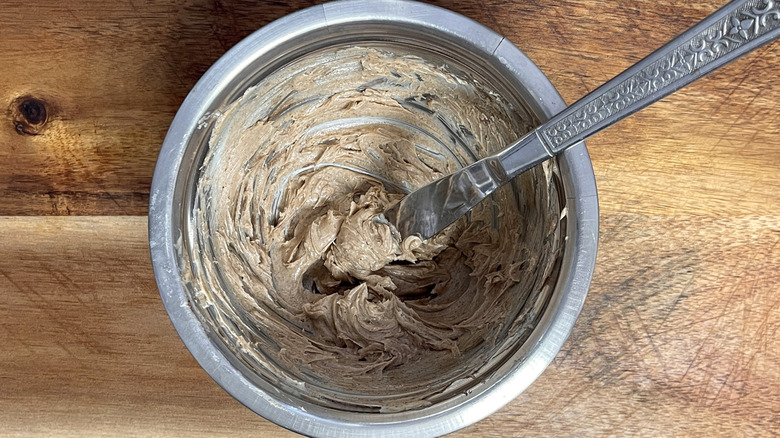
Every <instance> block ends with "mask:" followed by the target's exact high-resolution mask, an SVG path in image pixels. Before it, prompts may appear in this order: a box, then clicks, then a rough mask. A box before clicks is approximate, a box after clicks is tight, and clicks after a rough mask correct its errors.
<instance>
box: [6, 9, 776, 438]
mask: <svg viewBox="0 0 780 438" xmlns="http://www.w3.org/2000/svg"><path fill="white" fill-rule="evenodd" d="M312 3H313V2H309V1H305V0H296V1H291V2H258V1H255V0H244V1H220V0H192V1H185V0H177V1H169V2H163V1H152V0H149V1H143V0H124V1H114V0H78V1H77V0H73V1H64V2H50V1H44V0H35V1H20V0H4V1H3V2H2V4H0V60H1V61H2V62H0V84H1V85H0V109H1V110H2V112H0V296H1V297H2V298H0V336H1V337H0V340H2V348H0V435H11V436H79V437H81V436H86V435H96V436H123V437H124V436H133V435H137V436H176V437H180V436H202V435H208V436H238V435H250V434H251V435H255V436H268V437H276V436H290V435H292V434H291V433H290V432H287V431H285V430H283V429H281V428H279V427H277V426H275V425H273V424H271V423H269V422H267V421H265V420H263V419H262V418H260V417H258V416H257V415H255V414H253V413H252V412H250V411H249V410H248V409H246V408H244V407H243V406H241V405H240V404H239V403H238V402H236V401H235V400H233V399H232V398H231V397H230V396H229V395H227V394H226V393H225V392H224V391H222V390H221V389H220V388H219V387H218V386H217V385H216V384H215V383H214V382H213V381H212V380H211V379H210V378H209V377H208V375H207V374H206V373H205V372H204V371H203V370H202V369H201V368H200V367H199V366H198V365H197V364H196V363H195V361H194V360H193V359H192V357H191V356H190V354H189V353H188V351H187V350H186V349H185V347H184V345H183V344H182V343H181V341H180V340H179V339H178V337H177V335H176V333H175V331H174V330H173V327H172V325H171V324H170V322H169V320H168V317H167V314H166V313H165V310H164V309H163V306H162V303H161V301H160V299H159V296H158V293H157V289H156V285H155V282H154V278H153V274H152V268H151V262H150V259H149V252H148V244H147V235H146V226H147V223H146V222H147V221H146V217H145V214H146V213H147V202H148V198H149V185H150V182H151V176H152V171H153V167H154V163H155V160H156V155H157V152H158V151H159V148H160V145H161V143H162V140H163V137H164V135H165V132H166V130H167V127H168V125H169V124H170V122H171V120H172V118H173V116H174V114H175V111H176V109H177V108H178V106H179V105H180V104H181V102H182V100H183V99H184V97H185V96H186V95H187V93H188V92H189V90H190V88H191V87H192V86H193V85H194V84H195V82H196V81H197V79H198V78H199V77H200V75H202V74H203V72H204V71H205V70H206V69H207V68H208V67H209V66H210V65H211V64H212V63H213V62H214V61H216V60H217V59H218V58H219V57H220V56H221V55H222V54H223V53H224V52H225V51H226V50H227V49H228V48H230V47H231V46H232V45H234V44H235V43H236V42H238V41H239V40H241V39H242V38H243V37H245V36H247V35H248V34H249V33H251V32H252V31H254V30H256V29H257V28H259V27H261V26H262V25H264V24H266V23H268V22H270V21H271V20H273V19H276V18H279V17H281V16H283V15H285V14H288V13H290V12H293V11H295V10H297V9H300V8H301V7H304V6H308V5H310V4H312ZM435 3H436V4H438V5H440V6H444V7H447V8H450V9H453V10H455V11H458V12H460V13H462V14H464V15H466V16H469V17H471V18H473V19H476V20H478V21H480V22H482V23H483V24H485V25H487V26H489V27H491V28H493V29H495V30H496V31H498V32H499V33H501V34H503V35H505V36H506V37H507V38H509V39H510V40H511V41H512V42H514V43H515V44H516V45H517V46H518V47H520V48H521V49H522V50H523V51H524V52H526V53H527V54H528V55H529V56H530V57H531V59H532V60H533V61H534V62H536V63H537V64H538V65H539V66H540V68H541V69H542V70H543V71H544V73H545V74H547V75H548V77H549V78H550V80H551V81H552V82H553V84H554V85H555V86H556V87H557V88H558V90H559V91H560V92H561V94H562V95H563V97H564V98H565V99H566V101H568V102H573V101H574V100H576V99H577V98H578V97H580V96H582V95H584V94H585V93H587V92H588V91H591V90H593V89H594V88H595V87H596V86H598V85H599V84H600V83H602V82H603V81H605V80H607V79H609V78H610V77H612V76H613V75H615V74H617V73H619V72H620V71H622V70H623V69H624V68H626V67H627V66H629V65H630V64H631V63H633V62H636V61H637V60H639V59H641V58H642V57H643V56H644V55H646V54H648V53H650V52H651V51H652V50H654V49H655V48H657V47H659V46H660V45H661V44H662V43H663V42H664V41H665V40H667V39H668V38H669V37H671V36H672V35H674V34H677V33H679V32H681V31H682V30H684V29H685V28H686V27H688V26H690V25H692V24H694V23H695V22H696V21H698V20H699V19H701V18H703V17H704V16H706V15H707V14H709V13H711V12H712V11H714V10H715V9H717V7H719V6H720V5H721V4H722V0H706V1H701V2H693V3H692V4H688V3H687V2H685V3H683V2H679V1H674V0H631V1H629V0H615V1H601V0H561V1H542V0H524V1H520V0H515V1H500V0H477V1H466V0H450V1H445V0H442V1H438V2H435ZM778 73H780V43H777V42H776V43H774V44H770V45H768V46H765V47H764V48H762V49H760V50H759V51H758V52H756V53H753V54H751V55H748V56H747V57H745V58H744V59H742V60H739V61H737V62H735V63H733V64H731V65H729V66H727V67H725V68H723V69H721V70H720V71H718V72H716V73H714V74H712V75H711V76H709V77H708V78H705V79H704V80H702V81H700V82H698V83H696V84H694V85H692V86H690V87H689V88H686V89H685V90H682V91H680V92H678V93H677V94H675V95H673V96H670V97H668V98H666V99H665V100H664V101H662V102H660V103H658V104H656V105H655V106H653V107H651V108H649V109H646V110H644V111H643V112H641V113H639V114H637V115H635V116H633V117H631V118H630V119H628V120H626V121H624V122H621V124H620V125H618V126H615V127H612V128H609V129H608V130H606V131H604V132H603V133H601V134H599V135H597V136H596V137H594V138H593V139H592V140H589V141H588V146H589V149H590V152H591V155H592V159H593V165H594V168H595V171H596V177H597V182H598V187H599V197H600V204H601V237H600V250H599V255H598V259H597V268H596V272H595V274H594V278H593V283H592V287H591V290H590V294H589V296H588V299H587V301H586V303H585V308H584V310H583V312H582V315H581V317H580V319H579V321H578V322H577V325H576V326H575V328H574V332H573V334H572V336H571V337H570V339H569V340H568V342H567V343H566V345H565V347H564V349H563V350H562V351H561V353H560V354H559V355H558V357H557V358H556V359H555V361H554V362H553V364H552V365H551V366H550V368H549V369H548V370H547V371H545V373H544V374H543V375H542V376H541V378H540V379H539V380H538V381H537V382H536V383H534V384H533V385H532V386H531V388H529V389H528V390H527V391H526V392H525V393H524V394H522V395H521V396H520V397H518V398H517V399H516V400H515V401H513V402H512V403H510V404H509V405H508V406H506V407H504V408H503V409H501V410H500V411H498V412H497V413H496V414H494V415H492V416H491V417H489V418H488V419H486V420H484V421H482V422H480V423H478V424H476V425H474V426H471V427H469V428H467V429H465V430H463V431H460V432H457V433H455V434H454V436H458V437H470V436H473V437H478V436H479V437H482V436H486V437H490V436H495V437H504V436H708V435H710V436H711V435H720V436H751V437H752V436H762V435H763V436H772V435H776V434H778V433H780V367H779V366H778V363H780V340H778V339H780V333H779V331H780V290H778V289H780V287H779V284H780V196H778V194H780V81H778V76H779V75H778Z"/></svg>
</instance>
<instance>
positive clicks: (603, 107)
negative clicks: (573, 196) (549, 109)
mask: <svg viewBox="0 0 780 438" xmlns="http://www.w3.org/2000/svg"><path fill="white" fill-rule="evenodd" d="M778 36H780V3H778V2H775V1H774V0H735V1H732V2H731V3H729V4H727V5H725V6H724V7H722V8H721V9H719V10H718V11H716V12H715V13H713V14H712V15H710V16H709V17H707V18H705V19H704V20H702V21H701V22H700V23H699V24H697V25H696V26H694V27H692V28H691V29H689V30H688V31H686V32H685V33H683V34H682V35H680V36H678V37H677V38H675V39H673V40H672V41H670V42H669V43H668V44H666V45H665V46H663V47H661V48H660V49H658V50H656V51H655V52H653V53H652V54H650V55H649V56H648V57H647V58H645V59H643V60H642V61H640V62H639V63H638V64H636V65H634V66H633V67H631V68H629V69H628V70H626V71H624V72H623V73H621V74H619V75H617V76H615V77H614V78H613V79H612V80H610V81H609V82H607V83H606V84H604V85H602V86H601V87H599V88H598V89H596V90H595V91H593V92H591V93H590V94H588V95H587V96H585V97H583V98H582V99H580V100H579V101H577V102H576V103H574V104H573V105H571V106H569V107H568V108H566V109H565V110H564V111H562V112H560V113H559V114H558V115H556V116H555V117H553V118H552V119H550V120H549V121H547V122H546V123H544V124H543V125H542V126H540V127H539V128H537V133H538V135H539V136H540V137H541V140H542V143H546V144H545V146H546V147H547V148H548V153H550V155H554V154H556V153H558V152H560V151H562V150H564V149H567V148H568V147H570V146H573V145H574V144H576V143H578V142H580V141H582V140H583V139H585V138H587V137H589V136H590V135H593V134H594V133H596V132H598V131H600V130H601V129H603V128H605V127H607V126H609V125H611V124H613V123H615V122H616V121H618V120H620V119H622V118H624V117H626V116H629V115H631V114H633V113H634V112H636V111H639V110H640V109H642V108H644V107H645V106H647V105H649V104H651V103H653V102H655V101H657V100H659V99H661V98H663V97H665V96H667V95H668V94H670V93H673V92H675V91H677V90H679V89H680V88H682V87H684V86H685V85H687V84H689V83H691V82H693V81H695V80H696V79H698V78H700V77H702V76H704V75H706V74H707V73H709V72H711V71H713V70H715V69H717V68H718V67H721V66H723V65H725V64H727V63H728V62H730V61H733V60H734V59H737V58H739V57H740V56H741V55H743V54H745V53H747V52H749V51H751V50H754V49H756V48H758V47H759V46H761V45H762V44H764V43H767V42H769V41H772V40H773V39H775V38H777V37H778Z"/></svg>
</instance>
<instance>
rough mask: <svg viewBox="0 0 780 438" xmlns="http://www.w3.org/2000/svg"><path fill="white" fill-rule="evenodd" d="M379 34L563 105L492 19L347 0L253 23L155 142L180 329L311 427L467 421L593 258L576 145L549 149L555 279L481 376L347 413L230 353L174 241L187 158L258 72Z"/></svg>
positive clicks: (183, 215) (520, 359) (157, 233)
mask: <svg viewBox="0 0 780 438" xmlns="http://www.w3.org/2000/svg"><path fill="white" fill-rule="evenodd" d="M372 41H373V42H381V43H382V44H387V43H392V44H400V45H402V46H409V47H415V48H419V49H424V50H427V51H430V52H432V53H436V54H438V55H440V56H442V57H444V58H448V59H457V63H459V64H461V65H464V66H467V67H468V68H470V69H473V70H475V71H478V72H482V73H484V76H485V77H489V78H490V80H491V82H492V84H491V85H492V86H494V87H495V88H496V89H498V90H501V93H502V95H505V96H506V97H507V98H511V99H513V100H515V101H517V102H518V104H519V105H522V106H523V108H524V110H525V111H527V112H528V113H529V115H531V116H532V117H533V118H536V119H538V120H545V119H546V118H547V117H549V116H551V115H552V114H555V113H557V112H558V111H560V110H562V109H563V108H564V107H565V105H564V103H563V100H562V99H561V97H560V96H559V95H558V93H557V92H556V91H555V88H554V87H553V86H552V84H550V82H549V81H548V80H547V79H546V78H545V77H544V75H543V74H542V73H541V71H539V69H538V68H537V67H536V66H535V65H534V64H533V63H532V62H531V61H530V60H529V59H528V58H527V57H526V56H525V55H524V54H523V53H522V52H521V51H520V50H519V49H517V48H516V47H515V46H514V45H512V43H511V42H509V41H508V40H506V39H504V38H502V37H501V36H500V35H498V34H496V33H495V32H493V31H491V30H490V29H488V28H486V27H484V26H482V25H480V24H478V23H476V22H474V21H472V20H470V19H468V18H466V17H463V16H461V15H459V14H456V13H454V12H451V11H448V10H445V9H441V8H438V7H435V6H431V5H426V4H421V3H416V2H409V1H397V0H381V1H376V0H347V1H341V2H334V3H327V4H322V5H318V6H315V7H312V8H309V9H305V10H302V11H299V12H296V13H294V14H291V15H289V16H286V17H284V18H282V19H280V20H277V21H275V22H273V23H271V24H269V25H267V26H266V27H264V28H262V29H260V30H259V31H257V32H255V33H254V34H252V35H251V36H249V37H248V38H246V39H245V40H243V41H242V42H241V43H239V44H238V45H236V46H235V47H234V48H233V49H231V50H230V51H229V52H228V53H226V54H225V55H224V56H223V57H222V58H221V59H220V60H219V61H217V63H216V64H214V66H213V67H212V68H211V69H209V71H208V72H207V73H206V74H205V75H204V76H203V78H201V80H200V81H199V82H198V83H197V84H196V85H195V87H194V88H193V89H192V91H191V92H190V94H189V96H188V97H187V99H186V100H185V101H184V103H183V104H182V106H181V108H180V110H179V112H178V113H177V114H176V117H175V119H174V121H173V123H172V124H171V127H170V130H169V131H168V135H167V136H166V138H165V142H164V144H163V147H162V150H161V152H160V155H159V158H158V161H157V167H156V169H155V174H154V181H153V183H152V190H151V200H150V208H149V242H150V247H151V255H152V261H153V266H154V272H155V277H156V279H157V284H158V287H159V289H160V294H161V296H162V299H163V302H164V304H165V307H166V309H167V311H168V314H169V315H170V318H171V320H172V321H173V323H174V326H175V327H176V330H177V331H178V333H179V335H180V336H181V338H182V340H183V341H184V343H185V344H186V346H187V348H189V350H190V351H191V353H192V354H193V356H194V357H195V358H196V359H197V360H198V362H199V363H200V364H201V366H202V367H203V368H204V369H205V370H206V371H207V372H208V373H209V374H210V375H211V376H212V377H213V378H214V380H216V381H217V383H219V384H220V385H221V386H222V387H223V388H224V389H225V390H226V391H227V392H229V393H230V394H231V395H232V396H233V397H235V398H236V399H238V400H239V401H240V402H241V403H243V404H244V405H246V406H247V407H249V408H250V409H252V410H253V411H255V412H256V413H258V414H260V415H262V416H263V417H265V418H267V419H269V420H271V421H273V422H275V423H277V424H279V425H281V426H283V427H286V428H288V429H291V430H294V431H296V432H300V433H302V434H306V435H311V436H345V437H347V436H348V437H360V436H372V437H373V436H438V435H443V434H446V433H449V432H452V431H454V430H457V429H459V428H462V427H465V426H467V425H469V424H472V423H474V422H476V421H478V420H480V419H482V418H484V417H486V416H488V415H489V414H491V413H492V412H494V411H496V410H497V409H499V408H501V407H502V406H504V405H505V404H506V403H508V402H509V401H510V400H512V399H513V398H514V397H516V396H517V395H518V394H520V393H521V392H522V391H523V390H525V389H526V388H527V387H528V385H530V384H531V383H532V382H533V381H534V380H535V379H536V378H537V377H538V376H539V375H540V374H541V373H542V371H543V370H544V369H545V368H546V367H547V365H548V364H549V363H550V362H551V361H552V359H553V358H554V357H555V355H556V354H557V352H558V351H559V350H560V348H561V346H562V345H563V342H564V341H565V340H566V338H567V337H568V335H569V333H570V332H571V330H572V327H573V326H574V322H575V320H576V318H577V316H578V315H579V312H580V309H581V307H582V304H583V301H584V299H585V295H586V293H587V289H588V286H589V283H590V279H591V275H592V273H593V267H594V263H595V257H596V246H597V236H598V201H597V197H596V184H595V179H594V175H593V169H592V167H591V164H590V159H589V157H588V153H587V150H586V149H585V145H584V144H582V145H579V146H576V147H574V148H572V149H570V150H568V151H567V152H566V153H565V154H563V155H562V156H561V157H559V159H558V169H559V170H558V174H557V178H558V182H559V186H560V188H561V189H562V190H561V192H562V193H559V196H560V203H561V207H562V208H565V209H566V215H565V219H564V226H563V227H561V230H562V232H563V233H565V244H564V246H563V253H562V256H561V257H560V258H559V261H558V266H557V272H558V273H557V281H555V282H554V285H553V287H552V293H551V294H550V296H549V299H548V300H546V301H545V302H546V306H545V307H543V309H544V310H543V313H542V315H541V317H539V319H538V320H537V324H536V326H535V327H534V329H533V331H532V332H531V334H530V335H529V336H528V337H526V338H525V341H524V342H523V343H522V345H517V346H516V348H514V349H513V350H512V354H511V355H510V356H509V357H504V358H502V360H501V362H500V363H498V364H497V365H496V366H495V367H493V368H491V370H490V372H489V373H484V374H482V375H481V377H480V379H481V380H480V382H479V385H476V386H472V387H471V389H470V390H469V391H466V392H464V393H462V394H460V395H459V396H457V397H453V398H450V399H448V400H446V401H444V402H442V403H435V404H433V405H431V406H428V407H425V408H421V409H416V410H408V411H403V412H396V413H371V412H349V411H346V410H344V409H330V408H328V407H326V406H319V405H316V404H313V403H311V402H310V401H307V400H303V399H300V398H296V397H295V396H292V395H290V394H289V393H287V392H284V391H282V390H281V389H279V388H276V387H274V386H273V385H272V384H271V385H269V384H263V383H262V382H259V381H258V379H256V378H254V376H252V375H251V370H248V369H247V368H246V367H243V366H241V364H240V363H239V362H238V361H236V360H235V357H231V354H230V353H229V350H227V349H225V348H224V345H221V344H220V342H219V340H217V339H214V337H213V335H210V331H209V330H208V329H207V327H204V324H203V322H202V319H201V318H199V317H198V314H197V311H196V309H194V308H193V304H192V301H191V297H190V292H189V291H188V290H187V289H186V287H185V286H184V282H183V280H182V269H181V266H180V263H181V262H180V258H179V254H178V250H177V247H180V246H181V245H182V243H181V242H182V239H186V232H185V228H186V225H185V224H186V220H187V217H188V209H189V208H190V205H191V201H192V196H193V190H192V187H193V182H194V180H195V175H196V169H197V167H198V166H199V163H200V160H202V159H203V155H204V151H205V149H206V147H207V145H208V139H209V133H210V124H211V122H212V121H213V117H212V115H213V114H215V113H217V114H218V111H219V110H220V109H221V108H224V107H225V106H226V105H228V104H229V103H231V102H233V101H234V100H235V99H237V98H239V97H240V96H241V95H242V94H243V93H244V91H246V90H247V89H248V88H249V87H251V86H252V85H253V84H255V83H257V81H258V80H260V79H261V78H263V77H264V76H267V75H268V74H269V73H271V72H273V71H274V70H275V69H277V68H279V67H280V66H282V65H285V64H286V63H288V62H290V61H292V60H294V59H296V58H298V57H300V56H302V55H304V54H306V53H310V52H312V51H315V50H319V49H322V48H324V47H331V46H336V45H345V44H346V45H348V44H354V43H363V44H366V42H372Z"/></svg>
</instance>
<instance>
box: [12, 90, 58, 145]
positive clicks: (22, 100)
mask: <svg viewBox="0 0 780 438" xmlns="http://www.w3.org/2000/svg"><path fill="white" fill-rule="evenodd" d="M9 111H10V113H11V122H12V123H13V124H14V129H16V132H18V133H19V134H21V135H38V134H40V133H41V131H43V128H44V126H46V122H47V121H49V117H50V115H51V114H50V113H51V111H50V108H49V106H48V105H47V104H46V102H45V101H43V100H41V99H39V98H37V97H33V96H21V97H17V98H16V99H14V101H13V102H12V103H11V107H10V108H9Z"/></svg>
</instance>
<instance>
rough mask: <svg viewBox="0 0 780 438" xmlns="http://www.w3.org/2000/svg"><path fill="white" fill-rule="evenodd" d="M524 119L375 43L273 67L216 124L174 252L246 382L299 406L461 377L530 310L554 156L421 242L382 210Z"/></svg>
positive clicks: (517, 129)
mask: <svg viewBox="0 0 780 438" xmlns="http://www.w3.org/2000/svg"><path fill="white" fill-rule="evenodd" d="M522 114H523V113H522V111H519V110H518V109H516V108H513V107H512V105H510V104H509V103H508V102H507V101H505V100H504V99H502V98H501V97H500V96H499V95H498V94H497V93H496V92H494V91H493V90H492V89H491V88H490V87H488V86H487V85H486V84H484V83H483V82H482V81H480V80H479V78H476V77H474V76H472V75H469V74H466V73H463V72H460V71H457V70H456V69H453V68H450V67H448V66H447V65H445V64H444V63H443V62H438V61H436V60H433V61H431V60H429V59H423V58H421V57H418V56H415V55H412V54H408V53H397V52H394V51H391V50H389V49H388V50H382V49H369V48H361V47H352V48H342V49H330V50H327V51H322V52H317V53H315V54H311V55H307V56H305V57H304V58H301V59H299V60H298V61H295V62H293V63H291V64H288V65H286V66H283V67H281V68H280V69H278V70H277V71H275V72H274V73H272V74H271V75H269V76H267V77H265V78H264V79H262V80H260V81H259V82H258V83H257V84H256V85H254V86H253V87H252V88H250V89H249V90H248V91H246V93H244V95H243V96H242V97H241V98H239V99H237V100H236V101H235V102H233V103H232V104H230V105H229V106H228V107H227V108H225V109H224V110H223V111H222V112H221V114H219V115H218V117H217V119H216V122H215V125H214V128H213V131H212V133H211V138H210V142H209V149H208V152H207V155H206V156H205V158H204V161H203V164H202V166H201V167H200V169H199V173H198V176H197V190H196V194H195V198H194V200H193V204H192V211H191V217H190V227H189V231H188V235H187V241H188V250H187V251H182V253H183V254H182V256H183V257H184V258H185V259H186V262H185V263H183V264H182V266H183V270H184V277H185V279H186V282H187V283H188V287H189V288H190V289H191V290H192V291H193V300H192V301H193V306H194V307H197V309H198V312H199V314H201V315H202V318H203V319H204V320H207V321H209V322H208V325H209V326H210V327H211V331H212V332H213V333H212V335H213V336H214V337H216V338H219V339H221V342H223V343H224V345H226V348H229V349H231V350H233V351H234V352H236V353H237V355H238V356H239V357H240V358H241V359H240V360H241V361H242V362H243V363H244V365H245V366H246V367H248V369H251V370H253V372H255V373H257V375H258V376H260V377H259V378H264V379H271V380H272V381H274V379H276V380H278V381H280V382H282V383H283V385H282V386H284V387H287V388H291V389H289V390H291V391H292V390H295V391H300V392H301V393H303V394H305V396H306V397H307V398H309V399H311V400H321V401H327V402H328V403H333V404H335V405H337V406H339V405H343V406H347V407H349V409H353V410H372V409H378V410H381V411H387V412H392V411H401V410H405V409H411V408H416V407H421V406H425V405H427V404H429V403H431V402H432V400H435V398H436V397H437V395H439V394H441V393H444V392H446V391H450V390H453V388H457V387H459V386H461V385H466V383H464V382H468V381H469V379H472V378H473V376H474V375H475V372H476V371H475V370H480V369H482V367H483V365H485V364H488V363H489V361H490V360H491V358H494V357H496V355H499V354H501V351H502V349H505V348H508V347H507V346H508V345H511V344H510V341H512V339H515V340H517V339H519V338H520V337H521V336H522V334H523V333H524V332H523V327H522V326H523V325H524V324H527V325H528V326H529V327H530V326H532V324H531V320H532V319H533V318H535V317H536V316H537V315H536V313H537V311H538V308H539V305H540V304H538V303H535V302H534V299H535V297H536V296H537V294H538V293H539V291H540V289H541V288H542V287H543V283H544V280H545V279H546V277H547V276H548V275H549V274H550V272H551V269H552V266H553V261H554V257H553V256H552V255H549V253H551V252H553V253H554V251H550V248H555V247H556V246H557V245H559V243H558V241H557V239H558V234H557V233H556V231H555V227H556V224H557V222H556V221H555V220H552V221H550V220H549V218H547V219H545V218H546V217H547V216H545V215H544V214H539V213H533V212H534V209H537V210H543V209H548V210H550V211H557V210H556V208H554V207H551V205H552V203H553V202H554V200H552V199H548V197H547V195H541V194H540V193H547V192H548V188H547V186H546V184H547V180H546V179H545V172H549V166H550V165H551V164H549V163H547V164H545V165H544V168H540V169H535V170H534V171H533V172H531V173H529V174H528V175H523V176H522V177H521V179H520V180H519V181H518V183H517V184H516V185H515V186H506V187H504V188H502V189H501V190H499V191H498V192H496V193H495V194H494V195H493V196H491V197H490V198H489V199H487V200H486V201H485V202H483V203H482V204H480V205H479V206H478V207H477V208H475V209H474V210H473V211H472V212H471V213H470V215H469V216H468V217H464V218H462V219H460V220H459V221H458V222H456V223H455V224H453V225H452V226H450V227H449V228H447V229H446V230H445V231H444V232H442V233H440V234H439V235H437V236H435V237H433V238H432V239H429V240H421V239H420V238H418V237H410V238H407V239H405V240H402V239H401V238H400V236H399V234H398V232H397V231H396V230H395V229H394V228H393V227H392V226H391V225H389V224H388V223H387V221H386V220H384V217H383V216H382V215H381V213H382V211H384V210H385V209H386V208H387V207H388V206H390V205H392V204H393V203H394V202H396V201H397V200H399V199H400V198H401V197H402V196H403V195H404V194H405V193H407V192H409V191H410V190H413V189H414V188H416V187H420V186H422V185H424V184H427V183H429V182H431V181H434V180H436V179H438V178H440V177H442V176H445V175H447V174H448V173H450V172H452V171H454V170H456V169H457V168H459V167H461V166H463V165H465V164H468V163H470V162H473V161H474V160H476V159H477V158H478V157H480V156H484V155H487V154H489V153H492V152H494V151H496V150H498V149H501V148H503V146H504V145H506V144H509V143H510V142H511V141H513V140H514V139H516V138H518V137H519V136H520V135H522V134H523V133H524V132H526V131H527V130H528V129H529V127H530V121H528V120H527V119H526V118H525V117H523V115H522ZM545 203H549V204H550V205H546V204H545ZM531 213H533V214H531ZM556 214H557V213H556ZM556 219H557V218H556ZM513 337H514V338H513ZM483 371H484V370H483Z"/></svg>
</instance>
